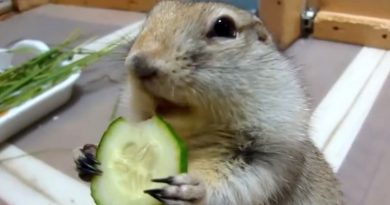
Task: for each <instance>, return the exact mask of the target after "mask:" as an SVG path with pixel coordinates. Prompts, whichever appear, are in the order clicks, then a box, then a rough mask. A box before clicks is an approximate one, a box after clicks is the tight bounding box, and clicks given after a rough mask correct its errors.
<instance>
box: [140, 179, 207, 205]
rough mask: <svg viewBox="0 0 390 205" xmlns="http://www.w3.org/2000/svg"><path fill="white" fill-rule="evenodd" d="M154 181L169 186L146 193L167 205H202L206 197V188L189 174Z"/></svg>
mask: <svg viewBox="0 0 390 205" xmlns="http://www.w3.org/2000/svg"><path fill="white" fill-rule="evenodd" d="M152 181H153V182H158V183H166V184H168V186H165V187H163V188H162V189H150V190H145V193H147V194H149V195H151V196H152V197H154V198H155V199H157V200H159V201H161V202H162V203H164V204H165V205H198V204H201V202H202V201H203V200H204V197H205V195H206V188H205V186H204V185H203V183H202V182H201V181H200V180H198V179H197V178H194V177H192V176H190V175H188V174H182V175H178V176H174V177H168V178H164V179H154V180H152Z"/></svg>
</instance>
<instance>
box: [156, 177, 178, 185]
mask: <svg viewBox="0 0 390 205" xmlns="http://www.w3.org/2000/svg"><path fill="white" fill-rule="evenodd" d="M152 182H156V183H165V184H172V183H173V177H167V178H162V179H152Z"/></svg>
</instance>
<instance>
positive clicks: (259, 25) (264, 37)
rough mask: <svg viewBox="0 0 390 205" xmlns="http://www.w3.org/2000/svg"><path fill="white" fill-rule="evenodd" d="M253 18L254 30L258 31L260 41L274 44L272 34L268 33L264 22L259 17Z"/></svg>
mask: <svg viewBox="0 0 390 205" xmlns="http://www.w3.org/2000/svg"><path fill="white" fill-rule="evenodd" d="M253 18H254V29H255V31H256V34H257V37H258V39H259V41H262V42H264V43H271V42H272V36H271V33H270V32H268V30H267V29H266V28H265V26H264V24H263V22H262V21H261V20H260V19H259V18H258V17H256V16H254V17H253Z"/></svg>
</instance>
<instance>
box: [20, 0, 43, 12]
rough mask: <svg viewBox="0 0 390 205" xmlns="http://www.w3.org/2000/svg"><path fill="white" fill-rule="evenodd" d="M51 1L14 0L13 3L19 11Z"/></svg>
mask: <svg viewBox="0 0 390 205" xmlns="http://www.w3.org/2000/svg"><path fill="white" fill-rule="evenodd" d="M49 2H50V0H13V3H14V5H15V7H16V9H17V10H18V11H25V10H28V9H31V8H34V7H37V6H40V5H43V4H47V3H49Z"/></svg>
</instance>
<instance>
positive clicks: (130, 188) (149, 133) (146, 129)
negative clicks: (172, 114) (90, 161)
mask: <svg viewBox="0 0 390 205" xmlns="http://www.w3.org/2000/svg"><path fill="white" fill-rule="evenodd" d="M96 158H97V160H98V161H99V162H101V165H100V167H99V168H100V170H102V171H103V174H102V175H100V176H95V177H94V178H93V179H92V182H91V192H92V197H93V198H94V200H95V202H96V204H98V205H155V204H160V203H159V202H158V201H157V200H156V199H154V198H153V197H151V196H149V195H148V194H145V193H144V192H143V191H144V190H146V189H154V188H161V187H162V186H164V185H163V184H160V183H153V182H151V179H156V178H165V177H168V176H174V175H177V174H179V173H183V172H186V171H187V149H186V147H185V145H184V143H183V142H182V141H181V139H180V138H179V137H178V136H177V135H176V134H175V132H174V131H173V129H172V128H171V127H170V126H169V125H168V124H167V123H165V122H164V121H163V120H162V118H160V117H157V116H155V117H153V118H151V119H149V120H147V121H144V122H140V123H137V124H130V123H128V122H126V121H125V120H124V119H122V118H118V119H117V120H115V121H113V122H112V123H111V125H110V126H109V127H108V129H107V130H106V132H105V133H104V135H103V137H102V139H101V141H100V143H99V145H98V148H97V153H96Z"/></svg>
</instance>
